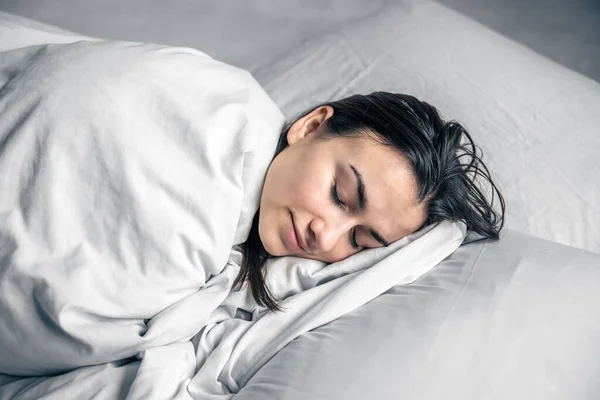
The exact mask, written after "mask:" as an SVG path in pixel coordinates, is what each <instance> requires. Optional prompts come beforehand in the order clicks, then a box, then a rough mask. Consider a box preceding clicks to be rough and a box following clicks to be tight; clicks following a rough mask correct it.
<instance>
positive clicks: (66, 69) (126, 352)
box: [0, 16, 465, 399]
mask: <svg viewBox="0 0 600 400" xmlns="http://www.w3.org/2000/svg"><path fill="white" fill-rule="evenodd" d="M4 17H6V18H8V17H7V16H4ZM11 29H13V28H11ZM13 32H14V30H13ZM36 35H37V33H36ZM53 35H54V33H52V34H49V35H48V36H47V40H48V41H51V38H52V36H53ZM37 38H38V37H37V36H36V40H37ZM72 39H73V40H77V39H78V38H76V37H73V38H72ZM22 43H23V42H22ZM29 44H31V46H29V47H24V48H17V49H13V50H10V51H5V52H2V53H0V79H1V80H0V113H1V114H2V115H3V118H2V120H1V121H0V186H1V187H2V193H1V195H0V242H1V243H2V246H1V247H0V260H1V264H0V267H1V269H0V273H1V274H2V279H1V280H0V292H1V293H2V297H1V298H0V314H1V315H2V319H0V349H1V352H0V373H2V374H3V375H2V376H1V378H0V385H1V386H0V397H1V398H3V399H4V398H13V397H18V398H19V399H40V398H56V399H68V398H74V399H75V398H80V397H81V396H84V397H88V396H89V395H90V393H95V394H97V397H98V398H114V397H115V396H116V397H120V398H128V399H152V398H156V399H162V398H194V399H208V398H213V397H214V398H229V397H231V396H232V395H233V394H234V393H236V392H238V391H239V389H240V388H241V387H242V386H244V385H245V384H246V382H248V380H249V379H250V378H251V377H252V376H253V374H254V373H255V372H256V371H257V370H258V369H259V368H260V367H261V366H262V365H264V363H265V362H267V361H268V360H269V359H270V358H271V357H272V356H273V355H274V354H275V353H276V352H277V351H279V350H280V349H281V348H283V347H284V346H285V345H286V344H287V343H288V342H290V341H291V340H293V339H295V338H296V337H297V336H299V335H300V334H302V333H304V332H306V331H308V330H311V329H314V328H316V327H318V326H321V325H323V324H325V323H327V322H330V321H332V320H334V319H336V318H338V317H340V316H341V315H344V314H345V313H347V312H350V311H352V310H353V309H355V308H357V307H359V306H361V305H363V304H364V303H366V302H368V301H370V300H372V299H373V298H375V297H376V296H378V295H380V294H381V293H383V292H385V291H386V290H388V289H389V288H390V287H392V286H393V285H395V284H407V283H411V282H413V281H415V280H416V279H417V278H418V277H420V276H421V275H422V274H424V273H425V272H427V271H428V270H430V269H431V268H432V267H433V266H435V265H436V264H437V263H439V262H440V261H442V260H443V259H444V258H445V257H447V256H448V255H449V254H451V253H452V252H453V251H454V250H455V249H456V248H457V247H458V246H459V245H460V244H461V243H462V241H463V239H464V236H465V230H464V226H463V225H462V224H455V223H442V224H439V225H438V226H435V227H431V228H430V229H425V230H423V231H421V232H419V233H417V234H414V235H411V236H410V237H407V238H405V239H402V240H400V241H398V242H396V243H394V244H393V245H392V246H389V247H387V248H383V249H373V250H371V251H366V252H362V253H360V254H358V255H356V256H354V257H351V258H349V259H347V260H345V261H342V262H339V263H335V264H332V265H330V266H327V267H326V268H325V264H324V263H320V262H314V261H309V260H302V259H294V258H279V259H276V260H273V261H272V262H271V263H270V265H269V267H268V270H269V271H270V272H269V276H268V282H269V285H270V286H271V288H272V290H273V292H274V293H275V294H276V295H277V296H278V297H279V298H281V299H285V301H284V302H283V306H284V307H285V309H286V312H284V313H279V314H273V313H270V312H266V311H265V310H264V309H261V308H258V307H257V306H256V304H255V303H254V301H253V300H252V298H251V297H250V296H249V295H248V292H247V291H242V292H234V293H232V294H231V295H229V291H230V287H231V283H232V281H233V279H234V278H235V276H236V275H237V272H238V271H239V263H240V257H241V255H240V253H239V251H238V249H237V247H236V245H238V244H240V243H241V242H243V241H244V240H245V238H246V236H247V233H248V230H249V227H250V223H251V220H252V217H253V215H254V213H255V211H256V208H257V204H258V200H259V196H260V189H261V184H262V179H263V176H264V173H265V171H266V168H267V166H268V164H269V162H270V160H271V158H272V155H273V151H274V148H275V142H276V140H277V139H278V137H279V131H280V128H281V125H282V122H283V118H282V115H281V113H280V112H279V110H278V109H277V108H276V107H275V105H274V104H273V103H272V102H271V100H270V99H269V98H268V97H267V96H266V94H265V93H264V92H263V91H262V89H261V88H260V87H259V86H258V85H257V83H256V82H255V81H254V80H253V79H252V77H251V76H250V75H249V74H248V73H246V72H245V71H243V70H239V69H237V68H234V67H231V66H229V65H226V64H223V63H220V62H218V61H215V60H213V59H211V58H210V57H208V56H206V55H205V54H203V53H200V52H198V51H194V50H190V49H183V48H168V47H163V46H157V45H142V44H136V43H127V42H110V41H99V40H94V41H86V40H81V41H76V42H74V43H70V44H51V45H33V44H34V43H29ZM4 48H5V49H6V48H7V46H5V47H4ZM399 265H400V266H402V267H401V268H399ZM192 338H193V340H190V339H192ZM9 375H13V376H21V378H18V379H17V378H16V377H11V376H9ZM40 375H55V376H48V377H45V378H39V377H38V376H40ZM27 376H31V377H29V378H27ZM2 383H3V384H2Z"/></svg>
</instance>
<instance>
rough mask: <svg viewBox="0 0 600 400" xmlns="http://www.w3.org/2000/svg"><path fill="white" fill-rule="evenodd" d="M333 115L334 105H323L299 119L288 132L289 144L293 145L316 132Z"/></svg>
mask: <svg viewBox="0 0 600 400" xmlns="http://www.w3.org/2000/svg"><path fill="white" fill-rule="evenodd" d="M332 115H333V107H331V106H321V107H317V108H316V109H314V110H313V111H311V112H310V113H308V114H307V115H305V116H304V117H302V118H300V119H298V120H297V121H296V122H294V124H293V125H292V126H291V127H290V130H289V131H288V133H287V141H288V144H289V145H290V146H291V145H293V144H294V143H296V142H298V141H299V140H301V139H304V138H306V137H308V136H310V135H312V134H314V133H316V132H317V131H318V130H319V128H321V127H322V126H323V124H324V123H325V121H327V119H328V118H330V117H331V116H332Z"/></svg>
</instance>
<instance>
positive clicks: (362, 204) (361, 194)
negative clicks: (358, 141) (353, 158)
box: [350, 164, 389, 246]
mask: <svg viewBox="0 0 600 400" xmlns="http://www.w3.org/2000/svg"><path fill="white" fill-rule="evenodd" d="M350 168H352V172H354V176H356V193H357V194H358V208H360V210H361V211H365V210H366V209H367V190H366V188H365V181H364V180H363V178H362V175H361V174H360V172H358V170H357V169H356V168H354V165H352V164H350ZM369 233H370V234H371V236H373V238H375V240H377V241H378V242H379V243H380V244H381V245H383V246H388V245H389V242H388V241H387V240H385V239H384V238H383V237H382V236H381V235H380V234H379V233H377V231H375V230H374V229H369Z"/></svg>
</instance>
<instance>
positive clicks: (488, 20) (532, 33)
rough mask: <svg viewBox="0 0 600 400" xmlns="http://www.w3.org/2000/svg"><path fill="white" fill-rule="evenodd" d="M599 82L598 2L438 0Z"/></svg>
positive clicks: (599, 8)
mask: <svg viewBox="0 0 600 400" xmlns="http://www.w3.org/2000/svg"><path fill="white" fill-rule="evenodd" d="M437 1H438V2H439V3H442V4H444V5H446V6H449V7H451V8H453V9H455V10H456V11H459V12H461V13H462V14H465V15H468V16H470V17H471V18H473V19H475V20H477V21H479V22H481V23H483V24H484V25H487V26H488V27H490V28H492V29H494V30H496V31H497V32H500V33H502V34H503V35H504V36H507V37H509V38H511V39H513V40H516V41H518V42H520V43H522V44H524V45H526V46H528V47H529V48H531V49H534V50H535V51H537V52H538V53H540V54H543V55H545V56H546V57H548V58H551V59H553V60H555V61H557V62H559V63H561V64H563V65H566V66H567V67H569V68H571V69H573V70H575V71H578V72H581V73H583V74H584V75H587V76H589V77H590V78H593V79H595V80H596V81H597V82H600V0H496V1H495V0H437Z"/></svg>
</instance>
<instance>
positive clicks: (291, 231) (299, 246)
mask: <svg viewBox="0 0 600 400" xmlns="http://www.w3.org/2000/svg"><path fill="white" fill-rule="evenodd" d="M287 240H288V242H289V244H290V245H291V246H292V247H293V248H294V249H295V250H296V251H306V250H305V249H306V247H305V245H304V243H303V241H302V237H301V236H300V235H299V234H298V229H297V228H296V224H295V223H294V216H293V214H292V213H290V224H289V226H288V231H287Z"/></svg>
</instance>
